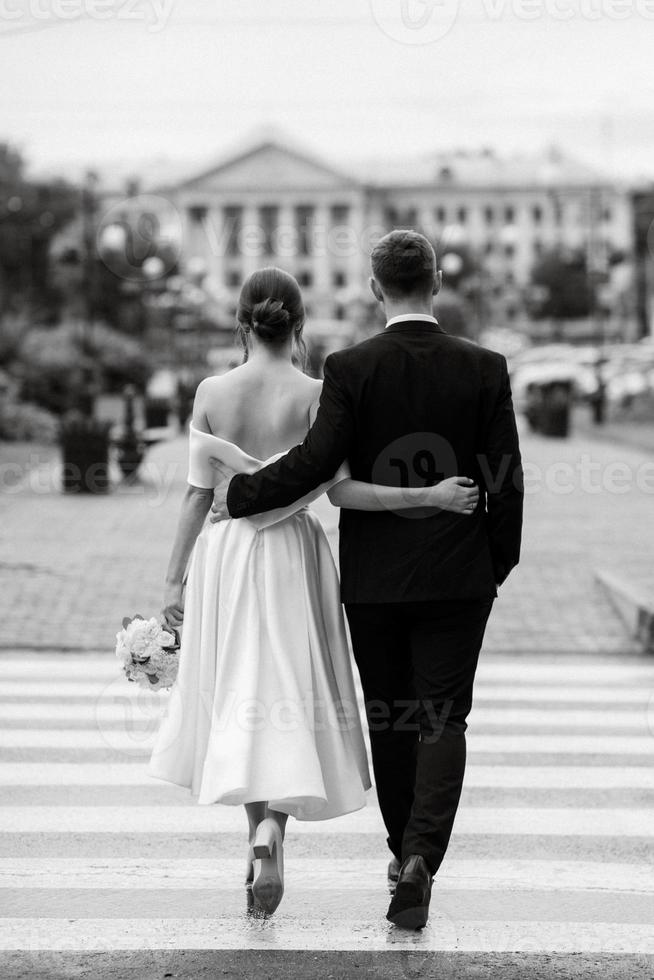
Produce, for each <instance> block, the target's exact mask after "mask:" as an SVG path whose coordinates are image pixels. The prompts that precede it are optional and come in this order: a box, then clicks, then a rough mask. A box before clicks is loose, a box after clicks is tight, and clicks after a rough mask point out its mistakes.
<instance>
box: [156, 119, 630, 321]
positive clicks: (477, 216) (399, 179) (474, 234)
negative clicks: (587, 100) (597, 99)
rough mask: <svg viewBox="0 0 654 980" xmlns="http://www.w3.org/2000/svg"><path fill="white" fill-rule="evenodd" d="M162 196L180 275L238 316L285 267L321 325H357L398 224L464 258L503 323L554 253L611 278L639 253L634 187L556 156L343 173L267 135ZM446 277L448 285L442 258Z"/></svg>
mask: <svg viewBox="0 0 654 980" xmlns="http://www.w3.org/2000/svg"><path fill="white" fill-rule="evenodd" d="M157 193H158V194H160V195H162V196H163V197H165V198H166V199H167V200H168V201H170V202H171V203H172V205H173V207H174V208H175V210H176V214H177V216H178V219H177V220H178V225H179V234H180V236H181V263H182V266H186V267H187V268H193V267H195V268H204V269H206V272H207V278H208V280H209V281H210V282H211V283H212V285H213V288H214V291H216V292H217V293H218V294H220V296H221V297H222V299H223V301H224V303H225V306H226V308H227V309H228V310H229V311H230V312H231V311H232V310H233V308H234V306H235V304H236V299H237V296H238V291H239V288H240V285H241V283H242V282H243V279H244V277H245V276H246V275H247V274H248V273H249V272H250V271H251V270H253V269H256V268H257V267H260V266H261V265H264V264H276V265H280V266H282V267H283V268H286V269H288V270H289V271H290V272H292V273H293V274H294V275H295V276H296V277H297V278H298V280H299V282H300V283H301V285H302V287H303V291H304V294H305V297H306V300H307V306H308V308H309V312H310V313H311V315H312V317H314V318H324V319H329V320H332V321H333V320H345V319H347V317H348V310H349V309H351V304H352V303H353V302H355V301H356V300H357V298H360V297H361V296H362V295H364V291H365V290H366V279H367V276H368V267H369V254H370V249H371V247H372V244H374V241H375V240H376V238H377V237H379V235H380V234H382V233H384V232H385V231H387V230H389V229H391V228H393V227H415V228H417V229H419V230H422V231H423V232H425V233H426V234H427V235H429V236H430V237H431V239H432V240H433V241H434V242H438V243H440V251H441V252H442V253H445V255H447V254H448V247H452V248H453V249H456V248H457V247H458V248H460V247H465V249H466V250H467V252H468V253H469V254H470V255H471V256H473V258H474V260H475V262H476V263H477V264H478V265H479V266H481V267H482V268H483V270H484V272H485V274H486V276H487V283H488V284H489V289H491V291H492V294H493V298H494V302H493V304H492V309H493V311H494V316H495V317H496V318H497V319H500V320H502V321H503V322H505V321H506V320H507V319H508V320H511V319H512V318H513V317H514V316H515V315H516V312H517V308H518V305H519V297H520V295H521V293H522V291H523V289H524V287H525V286H526V285H527V284H528V283H529V280H530V275H531V270H532V268H533V265H534V263H535V262H536V261H537V260H538V257H539V256H540V255H541V254H542V253H543V252H544V251H545V250H546V249H548V248H550V247H553V246H555V245H557V244H559V245H564V246H569V247H572V248H583V249H585V250H586V252H587V255H588V259H589V264H590V267H591V268H593V269H595V270H596V271H598V273H604V272H606V271H607V270H608V269H609V259H610V257H611V255H614V254H615V253H617V252H623V253H626V254H629V253H631V251H632V247H633V246H632V241H633V221H632V206H631V202H630V196H629V193H628V189H627V188H626V187H622V186H620V185H618V184H616V183H615V182H613V181H611V180H609V179H607V178H605V177H602V176H601V174H599V173H596V172H594V171H593V170H591V169H589V168H588V167H586V166H585V165H582V164H580V163H578V162H576V161H574V160H571V159H569V158H568V157H566V156H564V155H563V154H561V153H559V152H557V151H554V150H552V151H550V152H549V153H545V154H543V155H540V156H533V155H532V156H519V157H511V158H503V157H499V156H496V155H495V154H494V153H493V152H491V151H481V152H475V153H466V152H452V153H447V154H444V153H438V154H432V155H426V156H423V157H419V158H413V157H410V156H407V157H406V158H402V159H398V160H395V161H389V160H378V161H376V162H373V163H370V164H367V165H362V166H361V167H357V168H356V169H355V168H349V169H345V168H343V169H335V168H334V167H333V166H332V165H330V164H328V163H326V162H325V161H323V160H320V159H317V158H316V157H315V156H313V155H311V154H310V153H306V152H305V151H304V150H303V149H298V148H296V147H295V146H293V145H291V144H290V143H287V142H286V141H285V140H283V139H279V138H266V139H262V140H260V141H258V142H256V143H254V144H253V145H250V146H249V147H248V148H247V149H245V150H243V151H242V152H240V153H237V154H235V155H233V156H230V157H228V158H227V159H223V160H222V161H221V162H220V163H218V164H216V165H215V166H214V167H212V168H211V169H208V170H206V171H204V172H202V173H198V174H195V175H190V176H189V177H188V178H186V179H184V180H182V181H179V182H175V183H172V184H168V185H166V186H164V187H160V188H159V189H158V191H157ZM450 259H451V256H450ZM455 266H456V259H455V260H454V267H455ZM443 267H444V271H445V278H446V279H447V275H448V271H449V270H448V262H447V261H445V260H444V262H443ZM449 268H450V269H451V268H452V262H450V263H449ZM623 275H624V264H623ZM604 288H606V289H610V284H609V285H607V286H605V287H604Z"/></svg>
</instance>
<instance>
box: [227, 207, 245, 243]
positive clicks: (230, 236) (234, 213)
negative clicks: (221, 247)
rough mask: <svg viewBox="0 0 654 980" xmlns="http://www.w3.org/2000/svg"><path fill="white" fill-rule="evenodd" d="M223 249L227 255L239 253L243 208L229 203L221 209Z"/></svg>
mask: <svg viewBox="0 0 654 980" xmlns="http://www.w3.org/2000/svg"><path fill="white" fill-rule="evenodd" d="M223 223H224V239H225V251H226V253H227V255H240V251H241V231H242V228H243V208H242V207H239V206H238V205H230V206H229V207H226V208H224V209H223Z"/></svg>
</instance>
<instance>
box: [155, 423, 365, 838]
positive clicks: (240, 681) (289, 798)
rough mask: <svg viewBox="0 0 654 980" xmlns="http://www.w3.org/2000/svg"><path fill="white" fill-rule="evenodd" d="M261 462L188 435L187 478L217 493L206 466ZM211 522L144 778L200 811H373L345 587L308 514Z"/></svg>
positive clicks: (315, 815)
mask: <svg viewBox="0 0 654 980" xmlns="http://www.w3.org/2000/svg"><path fill="white" fill-rule="evenodd" d="M282 455H283V453H279V454H277V455H276V456H273V457H271V459H270V460H266V461H262V460H258V459H254V458H253V457H252V456H249V455H248V454H247V453H244V452H243V451H242V450H241V449H239V448H238V446H235V445H234V444H233V443H230V442H227V441H226V440H224V439H220V438H218V437H217V436H212V435H208V434H207V433H204V432H200V431H199V430H198V429H196V428H195V427H194V426H191V427H190V442H189V457H190V460H189V476H188V482H189V483H190V484H192V485H193V486H197V487H204V488H211V487H213V486H215V484H216V482H217V479H218V477H217V474H216V471H215V470H214V469H213V467H212V466H211V464H210V462H209V457H214V458H218V459H220V460H221V461H223V462H224V463H226V464H227V465H228V466H230V467H232V468H233V469H235V470H236V471H238V472H254V471H255V470H257V469H259V468H260V467H261V466H264V465H265V463H266V462H271V461H272V460H273V459H277V458H278V457H279V456H282ZM346 475H347V471H346V470H341V471H339V474H337V476H336V477H335V478H334V480H333V481H331V483H330V484H326V485H323V486H322V487H319V488H318V489H317V490H316V491H314V492H313V493H312V494H310V495H309V496H308V497H304V498H303V499H302V500H300V501H298V502H297V503H296V504H294V505H293V506H291V507H288V508H284V509H280V510H275V511H269V512H268V513H266V514H261V515H257V516H256V517H254V518H245V519H240V520H227V521H223V522H221V523H218V524H210V523H207V524H206V525H205V527H204V528H203V530H202V531H201V533H200V535H199V536H198V539H197V542H196V544H195V547H194V550H193V553H192V556H191V559H190V562H189V569H188V577H187V584H186V599H185V608H184V627H183V630H182V644H181V650H180V661H179V673H178V676H177V680H176V682H175V684H174V686H173V687H172V689H171V691H170V695H169V700H168V705H167V711H166V713H165V715H164V718H163V720H162V723H161V727H160V729H159V732H158V735H157V738H156V742H155V746H154V750H153V753H152V757H151V760H150V763H149V768H148V773H149V775H151V776H154V777H156V778H157V779H164V780H167V781H168V782H171V783H176V784H178V785H181V786H187V787H188V788H189V789H190V790H191V792H192V794H193V795H194V796H197V802H198V803H205V804H209V803H227V804H243V803H251V802H257V801H262V800H267V801H269V803H270V805H271V806H272V807H273V808H274V809H275V810H278V811H280V812H282V813H288V814H291V815H292V816H294V817H296V818H297V819H298V820H326V819H329V818H331V817H336V816H339V815H341V814H344V813H349V812H351V811H353V810H358V809H360V808H361V807H362V806H364V805H365V792H366V790H367V789H369V788H370V775H369V771H368V762H367V757H366V749H365V742H364V739H363V733H362V730H361V721H360V717H359V711H358V707H357V699H356V692H355V687H354V680H353V674H352V665H351V661H350V654H349V650H348V645H347V639H346V632H345V623H344V618H343V610H342V607H341V603H340V597H339V583H338V575H337V572H336V567H335V565H334V561H333V558H332V554H331V551H330V548H329V544H328V542H327V538H326V536H325V533H324V531H323V528H322V525H321V523H320V521H319V520H318V518H317V517H316V515H315V514H313V513H312V512H311V511H310V510H309V509H308V507H307V504H308V503H310V502H311V500H314V499H316V498H317V497H318V496H320V494H321V493H323V492H324V491H325V490H326V489H328V487H329V486H332V485H333V484H334V483H337V482H338V480H339V479H342V478H343V477H344V476H346Z"/></svg>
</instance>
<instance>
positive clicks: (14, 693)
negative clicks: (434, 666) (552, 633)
mask: <svg viewBox="0 0 654 980" xmlns="http://www.w3.org/2000/svg"><path fill="white" fill-rule="evenodd" d="M650 685H651V686H654V676H653V677H652V678H651V680H650ZM16 698H25V699H29V703H33V704H39V703H41V704H44V705H45V704H46V703H47V702H48V701H53V700H55V699H56V700H62V701H63V700H64V699H66V698H75V699H77V698H80V699H89V700H92V701H93V702H94V703H96V702H99V703H103V702H106V703H108V704H111V703H120V704H124V703H125V702H126V701H129V702H131V701H136V702H138V703H139V704H142V705H143V706H147V705H149V704H153V705H158V704H162V705H165V704H166V702H167V700H168V695H167V694H166V693H161V694H156V693H148V692H147V691H144V690H143V689H142V688H136V687H135V685H133V684H129V683H126V682H123V681H122V679H121V678H119V679H118V683H116V681H115V679H114V680H113V681H110V682H109V684H107V683H104V682H103V683H97V682H92V683H89V682H88V681H86V680H79V681H76V680H64V681H61V680H57V679H55V680H52V681H47V680H43V681H40V682H38V683H37V682H34V681H29V680H19V681H11V680H6V679H4V680H0V717H1V716H2V715H3V714H4V708H5V705H6V704H11V703H16V702H15V699H16ZM46 699H47V700H46ZM498 701H499V702H501V701H510V702H517V703H521V702H525V703H527V704H533V703H536V704H548V703H554V704H557V705H558V704H561V705H565V704H566V703H573V704H575V703H579V704H584V705H586V704H588V705H590V706H593V705H602V704H609V705H612V706H613V707H615V706H617V705H625V706H626V707H627V708H628V707H647V706H649V705H650V704H651V701H652V694H651V691H650V689H648V688H644V687H642V686H641V687H634V686H629V687H616V686H613V685H611V684H610V683H609V684H607V685H606V686H594V687H574V686H573V687H560V686H553V685H539V686H535V687H525V686H524V685H520V684H516V685H499V684H489V683H487V682H484V681H483V680H478V681H477V683H476V685H475V706H486V705H493V704H495V703H496V702H498Z"/></svg>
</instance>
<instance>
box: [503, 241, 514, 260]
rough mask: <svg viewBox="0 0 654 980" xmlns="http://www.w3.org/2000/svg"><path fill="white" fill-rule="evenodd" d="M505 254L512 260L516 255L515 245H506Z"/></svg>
mask: <svg viewBox="0 0 654 980" xmlns="http://www.w3.org/2000/svg"><path fill="white" fill-rule="evenodd" d="M504 254H505V255H506V257H507V259H512V258H513V256H514V255H515V245H513V244H512V243H511V242H509V243H508V244H506V245H505V246H504Z"/></svg>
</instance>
